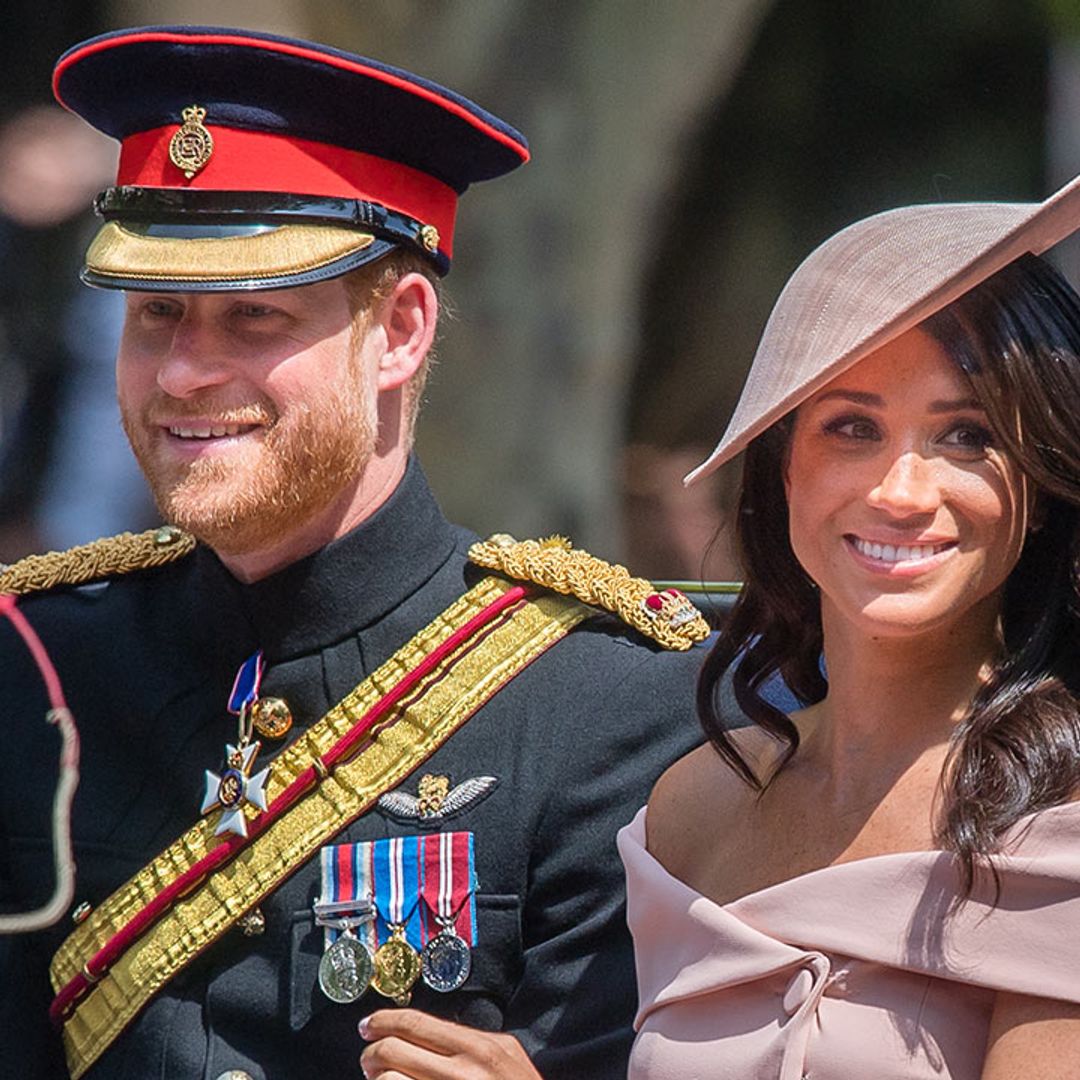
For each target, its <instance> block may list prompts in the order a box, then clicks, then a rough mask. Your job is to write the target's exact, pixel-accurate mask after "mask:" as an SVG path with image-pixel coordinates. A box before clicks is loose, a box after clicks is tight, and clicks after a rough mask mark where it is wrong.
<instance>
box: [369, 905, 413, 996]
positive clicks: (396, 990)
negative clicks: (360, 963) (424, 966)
mask: <svg viewBox="0 0 1080 1080" xmlns="http://www.w3.org/2000/svg"><path fill="white" fill-rule="evenodd" d="M419 978H420V957H419V956H418V955H417V953H416V950H415V949H414V948H413V947H412V946H411V945H410V944H409V943H408V941H406V940H405V927H404V925H402V924H400V923H398V924H395V925H393V926H391V927H390V940H389V941H386V942H384V943H383V944H382V945H380V946H379V951H378V952H377V953H376V954H375V974H374V975H373V976H372V979H371V985H372V986H373V987H374V988H375V989H376V990H378V992H379V993H380V994H382V996H383V997H388V998H390V999H391V1000H392V1001H393V1003H394V1004H395V1005H408V1004H409V1000H410V998H411V997H412V988H413V987H414V986H415V985H416V980H417V979H419Z"/></svg>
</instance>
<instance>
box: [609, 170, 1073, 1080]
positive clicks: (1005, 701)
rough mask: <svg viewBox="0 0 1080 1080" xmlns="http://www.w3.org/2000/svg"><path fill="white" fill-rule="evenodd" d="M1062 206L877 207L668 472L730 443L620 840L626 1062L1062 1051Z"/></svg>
mask: <svg viewBox="0 0 1080 1080" xmlns="http://www.w3.org/2000/svg"><path fill="white" fill-rule="evenodd" d="M1078 224H1080V181H1073V183H1072V184H1070V185H1068V186H1067V187H1066V188H1064V189H1062V191H1061V192H1059V193H1058V194H1057V195H1055V196H1053V197H1052V198H1051V199H1049V200H1047V202H1045V203H1043V204H1038V205H1006V204H956V205H952V206H933V207H925V206H924V207H907V208H903V209H900V210H895V211H890V212H889V213H886V214H882V215H877V216H876V217H874V218H870V219H867V220H865V221H862V222H858V223H856V224H855V225H853V226H851V227H849V228H848V229H846V230H844V231H843V232H841V233H840V234H838V235H837V236H835V237H833V238H832V239H831V240H829V241H827V242H826V243H825V244H824V245H823V246H822V247H821V248H819V249H818V250H817V251H816V252H814V253H813V254H812V255H811V256H810V257H809V258H808V259H807V260H806V262H805V263H804V264H803V265H802V266H801V267H800V268H799V269H798V270H797V271H796V273H795V274H794V275H793V277H792V279H791V281H790V282H789V284H788V286H787V287H786V288H785V290H784V292H783V294H782V295H781V297H780V299H779V301H778V302H777V305H776V308H775V309H774V312H773V315H772V316H771V318H770V321H769V325H768V326H767V328H766V331H765V335H764V337H763V339H762V343H761V346H760V347H759V350H758V353H757V356H756V357H755V360H754V365H753V368H752V370H751V372H750V375H749V377H748V380H747V384H746V387H745V388H744V391H743V395H742V398H741V399H740V403H739V406H738V408H737V409H736V413H735V416H734V418H733V420H732V423H731V426H730V427H729V429H728V432H727V433H726V434H725V436H724V439H723V440H721V443H720V445H719V446H718V448H717V450H716V452H715V453H714V455H713V456H712V457H711V458H710V459H709V461H708V462H706V463H705V465H703V466H702V467H701V468H700V469H699V470H698V471H697V473H696V474H692V477H693V476H700V475H701V474H702V473H703V472H706V471H708V470H710V469H712V468H715V467H716V466H717V465H719V464H721V463H722V462H724V461H726V460H728V459H729V458H731V457H732V456H734V455H735V454H736V453H738V452H739V451H741V450H743V449H745V450H746V458H745V464H744V473H743V487H742V493H741V501H740V506H739V514H738V526H737V528H738V533H739V540H740V543H741V547H742V553H743V557H744V562H745V570H746V587H745V589H744V591H743V594H742V596H741V598H740V601H739V604H738V606H737V608H736V609H735V611H734V613H733V615H732V618H731V621H730V623H729V625H728V626H727V628H726V629H725V631H724V633H723V635H722V636H721V638H720V640H719V642H718V643H717V645H716V646H715V648H714V650H713V652H712V653H711V654H710V656H709V658H708V660H707V662H706V665H705V669H704V671H703V675H702V681H701V685H700V690H699V707H700V712H701V715H702V720H703V723H704V726H705V730H706V733H707V735H708V737H709V740H710V744H711V745H706V746H705V747H703V748H701V749H699V750H697V751H695V752H694V753H692V754H690V755H689V756H688V757H686V758H684V759H682V760H681V761H680V762H678V763H677V764H676V765H675V766H673V767H672V768H671V769H670V770H669V771H668V773H666V774H665V776H664V777H663V778H662V779H661V780H660V782H659V783H658V784H657V786H656V788H655V790H654V792H653V795H652V797H651V799H650V802H649V805H648V808H647V824H646V813H645V812H644V811H643V812H642V813H641V814H639V816H638V818H637V819H635V821H634V822H633V824H632V825H630V826H628V827H627V829H625V830H624V831H623V833H622V834H621V836H620V848H621V850H622V854H623V859H624V862H625V863H626V866H627V873H628V883H629V918H630V924H631V929H632V930H633V932H634V937H635V947H636V950H637V960H638V978H639V990H640V998H641V1000H640V1011H639V1015H638V1020H637V1025H638V1032H639V1033H638V1038H637V1041H636V1043H635V1047H634V1053H633V1056H632V1059H631V1068H630V1076H631V1080H646V1078H648V1080H661V1078H667V1077H680V1078H685V1077H689V1076H693V1077H697V1078H701V1080H711V1078H721V1077H723V1078H728V1077H731V1078H739V1080H757V1078H766V1077H767V1078H780V1080H800V1078H803V1077H811V1078H814V1080H848V1078H851V1080H855V1078H858V1080H865V1078H867V1077H871V1076H872V1077H874V1078H875V1080H878V1078H885V1080H889V1078H893V1077H904V1078H911V1077H935V1078H939V1080H940V1078H943V1077H947V1078H951V1080H961V1078H962V1080H1007V1078H1016V1077H1021V1076H1023V1077H1028V1078H1040V1080H1050V1078H1058V1077H1066V1076H1068V1077H1075V1076H1078V1075H1080V803H1078V802H1076V801H1073V800H1075V799H1077V797H1078V795H1080V592H1078V588H1077V585H1078V572H1077V565H1078V563H1077V560H1078V556H1080V298H1078V297H1077V296H1076V294H1074V293H1073V292H1072V290H1071V289H1070V288H1069V286H1068V285H1067V284H1066V283H1065V282H1064V281H1063V280H1062V279H1061V278H1060V277H1059V276H1058V275H1057V273H1056V272H1055V271H1053V270H1052V269H1051V268H1050V267H1049V266H1048V265H1046V264H1045V263H1043V262H1042V261H1041V260H1039V259H1038V258H1036V257H1035V255H1034V254H1031V253H1032V252H1041V251H1043V250H1045V249H1046V248H1047V247H1049V246H1050V245H1051V244H1053V243H1055V242H1057V241H1058V240H1060V239H1062V238H1063V237H1064V236H1066V235H1067V234H1068V233H1070V232H1071V231H1073V229H1074V228H1075V227H1076V226H1077V225H1078ZM826 673H827V674H826ZM777 676H781V677H782V678H783V679H784V680H785V681H786V683H787V685H788V686H789V687H790V688H791V689H792V690H793V691H794V692H795V693H796V694H797V695H798V697H799V698H800V700H801V701H802V702H804V703H805V708H803V709H802V710H800V711H798V712H795V713H793V714H792V715H791V716H786V715H784V714H783V713H781V712H779V711H778V710H777V709H775V708H774V707H772V706H770V704H769V703H768V701H767V700H766V698H765V697H764V696H763V695H762V691H763V688H765V687H766V686H767V684H768V683H769V682H770V681H771V680H774V679H775V678H776V677H777ZM728 678H730V679H731V681H732V684H733V689H734V691H735V696H736V699H737V700H738V702H739V704H740V707H741V708H742V710H743V711H744V712H745V713H746V716H747V718H748V719H749V721H751V723H750V725H749V726H745V727H738V726H737V724H738V723H743V724H745V723H746V721H745V720H740V721H738V722H737V723H733V719H732V717H731V716H730V715H728V716H724V715H721V710H720V702H721V701H722V700H725V701H726V700H730V697H729V695H728V694H727V692H726V690H725V694H724V696H723V697H721V695H720V693H719V689H720V686H721V683H722V681H723V680H725V679H728Z"/></svg>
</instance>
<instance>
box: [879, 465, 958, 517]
mask: <svg viewBox="0 0 1080 1080" xmlns="http://www.w3.org/2000/svg"><path fill="white" fill-rule="evenodd" d="M868 501H869V502H870V504H871V505H872V506H874V507H876V508H878V509H880V510H884V511H885V512H886V513H889V514H892V515H893V516H895V517H905V516H908V515H910V514H928V513H932V512H933V511H935V510H936V509H937V508H938V506H939V505H940V503H941V489H940V486H939V484H938V481H937V476H936V471H935V469H934V465H933V462H931V461H928V460H927V459H926V458H925V457H923V456H922V455H921V454H918V453H916V452H915V451H906V452H905V453H902V454H900V455H899V456H898V457H896V458H895V459H893V461H892V462H891V463H890V465H889V467H888V469H887V470H886V471H885V473H884V475H883V476H882V477H881V479H880V480H879V481H878V483H877V484H876V485H875V486H874V487H873V488H872V489H871V491H870V493H869V496H868Z"/></svg>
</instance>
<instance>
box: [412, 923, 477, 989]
mask: <svg viewBox="0 0 1080 1080" xmlns="http://www.w3.org/2000/svg"><path fill="white" fill-rule="evenodd" d="M471 971H472V950H471V949H470V948H469V946H468V945H467V944H466V943H465V942H464V941H463V940H462V939H461V938H459V937H458V936H457V931H455V930H454V925H453V923H452V922H449V923H447V924H446V925H445V926H444V927H443V928H442V929H441V930H440V931H439V932H438V933H437V934H436V935H435V936H434V937H433V938H432V939H431V940H430V941H429V942H428V943H427V944H426V945H425V946H424V951H423V952H422V953H421V954H420V973H421V975H422V977H423V979H424V985H425V986H430V987H431V989H432V990H437V991H438V992H439V993H440V994H449V993H450V992H451V991H452V990H459V989H461V987H462V986H464V985H465V982H466V980H467V979H468V978H469V974H470V972H471Z"/></svg>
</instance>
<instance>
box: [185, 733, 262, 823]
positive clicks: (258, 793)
mask: <svg viewBox="0 0 1080 1080" xmlns="http://www.w3.org/2000/svg"><path fill="white" fill-rule="evenodd" d="M260 745H261V744H260V743H257V742H253V743H249V744H248V745H247V746H242V747H239V748H238V747H235V746H231V745H229V744H226V745H225V761H226V763H227V764H228V768H226V769H225V771H224V772H223V773H222V774H221V775H220V776H218V774H217V773H213V772H211V771H210V770H209V769H207V770H206V794H205V795H204V796H203V804H202V809H201V810H200V811H199V813H201V814H208V813H209V812H210V811H211V810H219V809H220V810H221V820H220V821H219V822H218V825H217V828H216V829H215V830H214V835H215V836H221V835H222V834H223V833H227V832H231V833H236V835H237V836H243V837H245V838H246V837H247V820H246V819H245V817H244V805H245V804H246V803H251V805H252V806H254V807H257V808H258V809H259V810H265V809H266V805H267V804H266V781H267V778H268V777H269V776H270V770H269V769H268V768H267V769H263V770H262V771H261V772H257V773H256V774H255V775H254V776H252V775H251V766H252V765H253V764H254V763H255V755H256V754H257V753H258V752H259V747H260Z"/></svg>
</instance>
